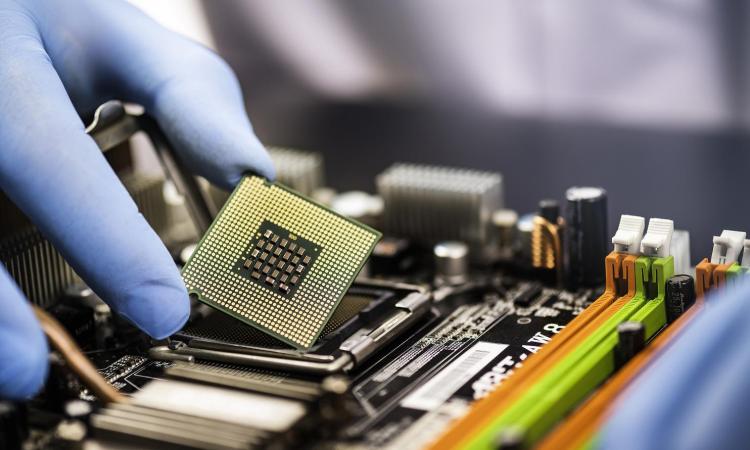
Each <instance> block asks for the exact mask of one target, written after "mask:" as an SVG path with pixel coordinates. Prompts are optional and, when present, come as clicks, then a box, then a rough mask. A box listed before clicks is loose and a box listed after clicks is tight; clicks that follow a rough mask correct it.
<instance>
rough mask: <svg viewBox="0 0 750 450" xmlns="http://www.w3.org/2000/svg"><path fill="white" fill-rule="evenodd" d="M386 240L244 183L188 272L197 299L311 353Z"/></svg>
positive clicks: (294, 196) (251, 180) (254, 180)
mask: <svg viewBox="0 0 750 450" xmlns="http://www.w3.org/2000/svg"><path fill="white" fill-rule="evenodd" d="M380 236H381V235H380V233H379V232H377V231H376V230H373V229H372V228H370V227H368V226H366V225H363V224H361V223H359V222H357V221H354V220H351V219H348V218H346V217H343V216H340V215H338V214H336V213H334V212H333V211H330V210H329V209H327V208H325V207H323V206H320V205H318V204H317V203H314V202H313V201H311V200H308V199H307V198H305V197H303V196H302V195H300V194H298V193H296V192H294V191H292V190H290V189H289V188H287V187H284V186H282V185H280V184H277V183H273V182H269V181H267V180H265V179H263V178H260V177H256V176H249V177H245V178H243V179H242V181H240V183H239V185H238V186H237V188H236V189H235V190H234V192H233V193H232V195H231V197H230V198H229V200H227V202H226V204H225V205H224V207H223V208H222V210H221V212H220V213H219V214H218V216H217V217H216V219H215V220H214V223H213V224H212V225H211V228H210V229H209V230H208V232H207V233H206V235H205V236H203V239H202V240H201V242H200V243H199V244H198V247H197V248H196V249H195V252H194V253H193V255H192V257H191V258H190V260H189V261H188V262H187V264H185V266H184V267H183V269H182V277H183V279H184V280H185V284H186V286H187V289H188V292H190V293H191V294H195V295H196V296H197V297H198V299H199V300H200V301H202V302H204V303H206V304H208V305H210V306H212V307H214V308H217V309H219V310H221V311H223V312H225V313H227V314H229V315H231V316H233V317H235V318H237V319H239V320H241V321H243V322H245V323H247V324H248V325H252V326H254V327H256V328H258V329H260V330H262V331H264V332H266V333H269V334H270V335H272V336H274V337H276V338H277V339H280V340H282V341H284V342H286V343H288V344H290V345H292V346H294V347H297V348H301V349H306V348H309V347H311V346H312V345H313V344H314V343H315V341H316V339H317V338H318V336H319V335H320V333H321V331H322V330H323V327H324V326H325V324H326V322H327V321H328V319H329V318H330V316H331V314H333V311H334V310H335V309H336V306H337V305H338V304H339V302H340V301H341V299H342V297H343V296H344V294H345V293H346V290H347V289H348V288H349V286H350V285H351V284H352V282H353V281H354V278H355V277H356V276H357V274H358V273H359V271H360V269H361V268H362V265H363V264H364V263H365V260H366V259H367V257H368V256H369V255H370V253H371V252H372V249H373V247H374V246H375V244H376V243H377V242H378V240H379V239H380Z"/></svg>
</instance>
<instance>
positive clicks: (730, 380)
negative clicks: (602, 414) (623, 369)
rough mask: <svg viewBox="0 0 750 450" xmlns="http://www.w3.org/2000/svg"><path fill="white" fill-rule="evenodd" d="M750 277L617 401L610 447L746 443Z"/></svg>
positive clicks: (607, 436) (712, 302)
mask: <svg viewBox="0 0 750 450" xmlns="http://www.w3.org/2000/svg"><path fill="white" fill-rule="evenodd" d="M747 317H750V283H744V284H743V285H742V286H739V287H737V288H730V289H727V290H726V291H725V292H722V293H719V294H718V295H716V296H713V297H709V298H708V301H707V302H706V308H705V310H704V311H702V312H701V313H700V315H699V316H698V317H696V318H695V320H694V321H693V322H692V323H690V324H688V326H687V328H686V329H684V330H683V331H682V332H681V333H680V335H679V336H678V337H677V339H676V341H675V342H674V343H673V344H672V345H670V346H669V347H668V348H667V349H665V351H664V352H663V353H662V354H661V355H660V357H659V359H658V360H656V361H655V363H654V364H653V365H652V366H651V367H649V368H648V369H647V370H646V371H645V372H644V373H642V374H641V375H640V376H639V377H638V379H637V380H636V382H635V384H634V385H633V386H632V387H631V388H629V389H628V390H627V391H626V392H625V393H624V394H623V396H622V398H621V401H619V402H618V404H617V405H616V406H617V407H616V409H615V413H614V416H613V417H612V418H611V420H610V421H609V423H608V424H607V426H606V428H605V430H604V433H603V436H602V439H601V446H602V447H603V448H607V449H633V448H638V449H669V448H679V449H705V448H744V447H746V446H747V442H748V440H750V428H748V427H747V426H746V424H745V422H746V417H747V415H748V413H750V406H748V405H750V383H748V375H747V374H748V373H750V351H748V342H750V327H748V326H747Z"/></svg>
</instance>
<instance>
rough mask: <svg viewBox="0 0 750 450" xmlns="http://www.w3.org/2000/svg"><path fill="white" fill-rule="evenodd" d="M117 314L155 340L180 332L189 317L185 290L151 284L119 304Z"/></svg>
mask: <svg viewBox="0 0 750 450" xmlns="http://www.w3.org/2000/svg"><path fill="white" fill-rule="evenodd" d="M117 311H118V312H119V313H120V314H121V315H122V316H124V317H125V318H127V319H128V320H130V321H131V322H133V323H134V324H135V325H136V326H138V327H139V328H140V329H141V330H143V331H144V332H145V333H146V334H148V335H149V336H151V337H152V338H154V339H164V338H166V337H168V336H170V335H172V334H174V333H175V332H177V331H179V330H180V329H181V328H182V327H183V326H184V325H185V323H186V322H187V320H188V317H189V316H190V300H189V298H188V295H187V291H186V290H185V286H184V285H182V284H181V283H180V285H175V284H174V283H170V282H158V281H157V282H150V283H148V284H146V285H142V286H141V287H140V288H139V289H137V290H134V291H133V292H131V293H130V294H129V295H128V296H127V298H125V299H124V300H122V301H120V302H118V306H117Z"/></svg>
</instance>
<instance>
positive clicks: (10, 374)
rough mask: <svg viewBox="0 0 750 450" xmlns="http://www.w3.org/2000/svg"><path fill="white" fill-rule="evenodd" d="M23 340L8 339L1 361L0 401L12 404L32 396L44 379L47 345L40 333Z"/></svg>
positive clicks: (0, 356)
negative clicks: (9, 401)
mask: <svg viewBox="0 0 750 450" xmlns="http://www.w3.org/2000/svg"><path fill="white" fill-rule="evenodd" d="M33 333H34V335H33V336H25V337H24V338H23V339H18V340H16V339H8V340H7V342H5V343H3V345H2V353H4V354H0V358H2V360H3V363H2V365H3V367H2V369H0V397H3V398H8V399H12V400H22V399H27V398H29V397H31V396H33V395H35V394H36V393H37V392H39V390H40V389H41V388H42V386H43V385H44V382H45V380H46V379H47V354H48V349H47V342H46V340H45V338H44V335H43V334H42V332H41V330H38V329H37V330H34V331H33Z"/></svg>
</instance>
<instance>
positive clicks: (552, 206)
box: [539, 199, 560, 223]
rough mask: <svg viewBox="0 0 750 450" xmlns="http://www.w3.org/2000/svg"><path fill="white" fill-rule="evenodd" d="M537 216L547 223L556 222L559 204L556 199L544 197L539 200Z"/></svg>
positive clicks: (558, 214)
mask: <svg viewBox="0 0 750 450" xmlns="http://www.w3.org/2000/svg"><path fill="white" fill-rule="evenodd" d="M539 216H540V217H542V218H543V219H544V220H546V221H547V222H549V223H557V218H558V217H559V216H560V204H559V203H557V200H550V199H545V200H542V201H540V202H539Z"/></svg>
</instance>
